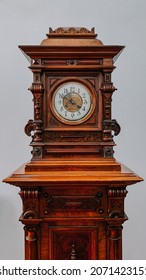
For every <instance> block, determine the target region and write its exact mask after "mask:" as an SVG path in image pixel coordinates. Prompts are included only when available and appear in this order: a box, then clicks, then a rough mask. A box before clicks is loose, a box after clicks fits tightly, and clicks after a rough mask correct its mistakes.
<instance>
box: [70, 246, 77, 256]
mask: <svg viewBox="0 0 146 280" xmlns="http://www.w3.org/2000/svg"><path fill="white" fill-rule="evenodd" d="M71 260H76V251H75V245H74V244H73V245H72V249H71Z"/></svg>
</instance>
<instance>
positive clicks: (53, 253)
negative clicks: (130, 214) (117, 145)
mask: <svg viewBox="0 0 146 280" xmlns="http://www.w3.org/2000/svg"><path fill="white" fill-rule="evenodd" d="M141 180H142V178H140V177H139V176H137V175H136V174H134V173H133V172H132V171H131V170H129V169H128V168H126V167H124V166H123V165H122V164H120V163H118V162H116V160H115V159H103V160H101V159H100V160H93V161H85V162H84V161H82V160H79V161H76V160H74V161H69V160H66V161H63V162H62V161H59V160H58V161H39V162H38V161H31V162H29V163H27V164H24V165H23V166H22V167H21V168H19V169H18V170H17V171H16V172H14V173H13V174H12V175H10V176H9V177H8V178H6V179H5V180H4V182H6V183H9V184H12V185H15V186H19V187H20V188H21V191H20V193H19V194H20V196H21V198H22V201H23V212H22V215H21V217H20V221H21V222H22V223H23V224H24V225H25V227H24V229H25V258H26V259H54V260H55V259H60V260H63V259H72V260H73V259H87V260H89V259H122V224H123V223H124V221H125V220H127V217H126V215H125V213H124V199H125V197H126V194H127V191H126V186H127V185H131V184H134V183H136V182H139V181H141Z"/></svg>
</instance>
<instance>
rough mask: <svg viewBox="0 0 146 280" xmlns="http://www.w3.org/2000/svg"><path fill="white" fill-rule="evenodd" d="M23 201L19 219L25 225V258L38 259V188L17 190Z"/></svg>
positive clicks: (39, 220)
mask: <svg viewBox="0 0 146 280" xmlns="http://www.w3.org/2000/svg"><path fill="white" fill-rule="evenodd" d="M19 194H20V196H21V198H22V201H23V212H22V215H21V217H20V221H21V222H22V223H23V224H24V225H25V227H24V230H25V259H26V260H27V259H28V260H37V259H38V240H39V223H40V222H41V219H40V218H39V190H38V189H37V188H36V189H34V188H31V189H22V190H21V191H20V192H19Z"/></svg>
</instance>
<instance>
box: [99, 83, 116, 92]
mask: <svg viewBox="0 0 146 280" xmlns="http://www.w3.org/2000/svg"><path fill="white" fill-rule="evenodd" d="M101 90H102V92H103V93H113V92H114V91H115V90H117V89H116V88H115V87H114V85H113V83H104V84H102V87H101Z"/></svg>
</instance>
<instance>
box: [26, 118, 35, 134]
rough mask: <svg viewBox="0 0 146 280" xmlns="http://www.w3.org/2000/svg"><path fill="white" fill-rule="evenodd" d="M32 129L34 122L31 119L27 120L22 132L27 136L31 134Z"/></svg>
mask: <svg viewBox="0 0 146 280" xmlns="http://www.w3.org/2000/svg"><path fill="white" fill-rule="evenodd" d="M32 131H34V122H33V120H29V121H28V123H27V124H26V126H25V127H24V132H25V134H26V135H27V136H32V135H31V132H32Z"/></svg>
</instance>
